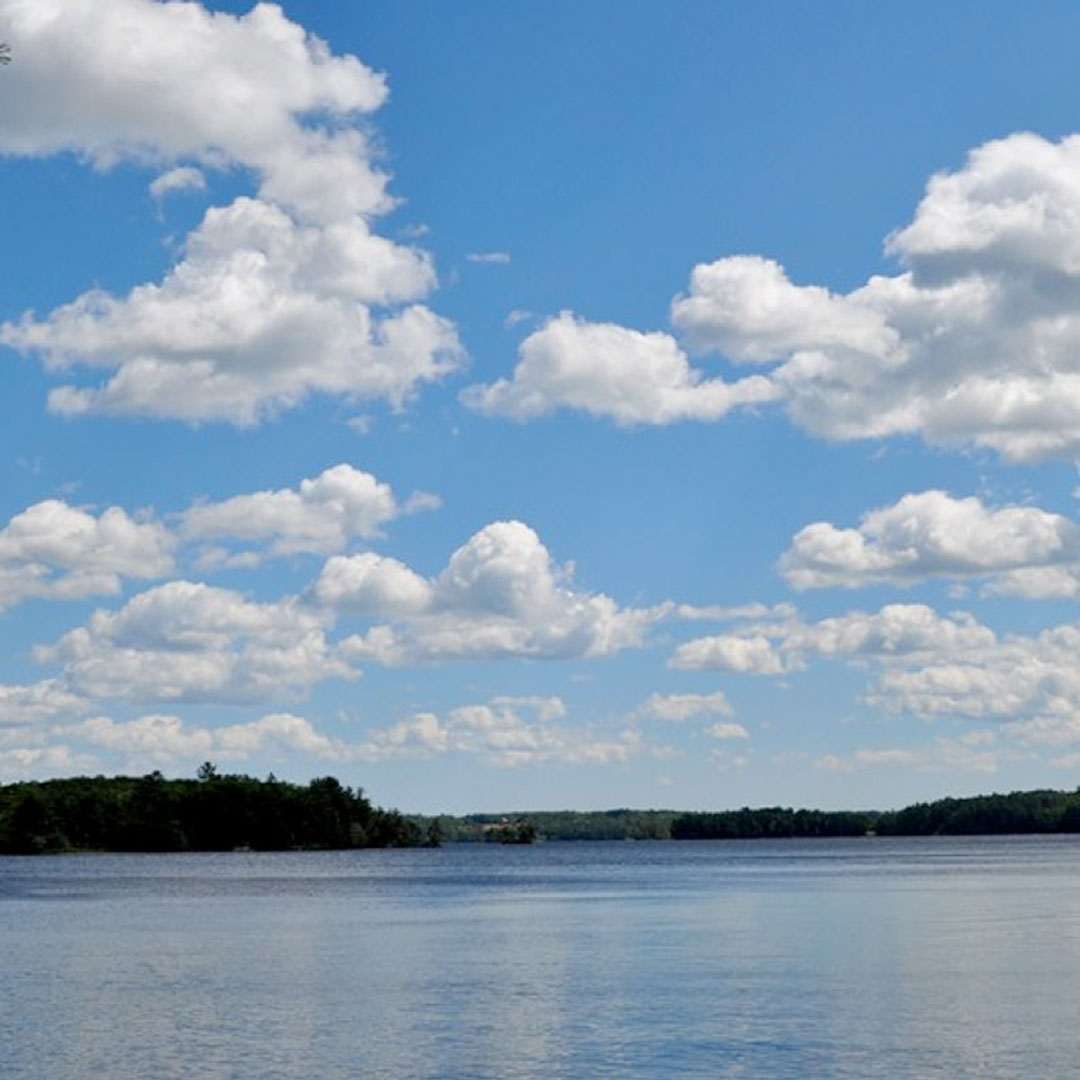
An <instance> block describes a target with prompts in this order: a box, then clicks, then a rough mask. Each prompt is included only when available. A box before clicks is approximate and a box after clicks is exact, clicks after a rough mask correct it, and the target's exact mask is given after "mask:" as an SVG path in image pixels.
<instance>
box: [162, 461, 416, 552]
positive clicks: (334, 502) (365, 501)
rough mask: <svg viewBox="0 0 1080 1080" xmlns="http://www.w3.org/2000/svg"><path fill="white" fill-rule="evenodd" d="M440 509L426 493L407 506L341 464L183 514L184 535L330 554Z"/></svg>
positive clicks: (386, 487) (373, 480) (359, 472)
mask: <svg viewBox="0 0 1080 1080" xmlns="http://www.w3.org/2000/svg"><path fill="white" fill-rule="evenodd" d="M437 505H438V499H436V498H435V496H432V495H425V494H423V493H418V494H416V495H413V496H412V497H411V498H410V499H409V500H408V501H407V502H406V503H405V504H404V505H402V504H401V503H399V502H398V500H397V499H396V498H395V496H394V492H393V490H392V489H391V487H390V485H389V484H385V483H383V482H381V481H380V480H378V479H376V478H375V477H374V476H372V475H371V473H368V472H364V471H363V470H361V469H357V468H354V467H353V466H352V465H348V464H340V465H334V466H332V467H330V468H328V469H324V470H323V471H322V472H321V473H320V474H319V475H318V476H315V477H311V478H309V479H304V480H301V481H300V484H299V486H298V487H297V488H296V489H295V490H294V489H292V488H283V489H280V490H278V491H257V492H254V493H252V494H249V495H235V496H233V497H232V498H230V499H225V500H223V501H221V502H202V503H196V504H195V505H194V506H192V507H191V508H190V509H189V510H187V511H185V512H184V513H183V514H182V515H181V532H182V533H183V535H184V536H185V537H186V538H187V539H189V540H222V539H227V540H240V541H248V542H258V541H262V542H266V543H268V544H269V546H270V552H271V553H272V554H274V555H293V554H297V553H300V552H312V553H322V554H328V553H330V552H333V551H341V550H342V549H343V548H345V547H346V546H347V545H348V544H349V542H350V541H352V540H354V539H357V538H360V539H372V538H374V537H378V536H380V535H381V526H383V525H385V524H387V523H388V522H390V521H393V520H394V518H396V517H398V516H399V515H401V514H403V513H410V512H413V511H416V510H422V509H429V508H432V507H434V506H437Z"/></svg>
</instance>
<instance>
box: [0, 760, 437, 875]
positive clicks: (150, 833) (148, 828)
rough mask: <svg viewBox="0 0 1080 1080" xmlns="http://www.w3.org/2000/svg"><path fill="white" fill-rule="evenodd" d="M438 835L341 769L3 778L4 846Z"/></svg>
mask: <svg viewBox="0 0 1080 1080" xmlns="http://www.w3.org/2000/svg"><path fill="white" fill-rule="evenodd" d="M427 840H428V837H427V836H426V835H425V834H424V833H423V832H422V831H421V829H420V827H419V826H418V825H417V824H416V823H415V822H414V821H409V820H407V819H405V818H404V817H402V815H401V814H399V813H397V812H396V811H387V810H380V809H377V808H375V807H373V806H372V805H371V803H370V802H369V801H368V800H367V799H366V798H365V797H364V795H363V793H362V792H361V791H353V790H351V789H350V788H347V787H343V786H342V785H341V784H340V783H339V782H338V781H337V780H335V779H334V778H333V777H332V776H327V777H323V778H321V779H318V780H312V781H311V783H310V784H308V785H307V786H306V787H301V786H299V785H297V784H288V783H283V782H282V781H279V780H275V779H274V778H273V777H272V776H271V777H270V778H268V779H266V780H255V779H252V778H251V777H249V776H236V775H230V776H219V775H218V774H217V772H216V770H215V769H214V767H213V766H212V765H210V764H209V763H207V764H206V765H204V766H203V767H202V769H200V770H199V779H197V780H166V779H164V778H163V777H162V775H161V774H160V773H151V774H150V775H148V776H143V777H140V778H134V777H122V776H118V777H113V778H107V777H104V776H98V777H94V778H89V777H78V778H75V779H71V780H47V781H42V782H40V783H22V784H9V785H6V786H0V852H4V853H6V854H28V855H29V854H37V853H39V852H45V851H232V850H234V849H237V848H240V849H247V848H250V849H252V850H255V851H287V850H295V849H304V848H357V847H406V846H415V845H418V844H421V843H424V842H426V841H427Z"/></svg>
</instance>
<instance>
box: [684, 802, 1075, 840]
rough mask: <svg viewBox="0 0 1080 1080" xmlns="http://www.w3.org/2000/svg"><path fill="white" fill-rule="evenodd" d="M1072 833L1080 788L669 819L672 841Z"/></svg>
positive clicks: (740, 812)
mask: <svg viewBox="0 0 1080 1080" xmlns="http://www.w3.org/2000/svg"><path fill="white" fill-rule="evenodd" d="M1074 832H1080V791H1046V790H1039V791H1014V792H1011V793H1009V794H1007V795H1005V794H1002V795H976V796H973V797H971V798H965V799H953V798H946V799H938V800H937V801H936V802H923V803H914V804H913V805H911V806H906V807H904V809H902V810H888V811H876V810H867V811H856V812H853V811H843V810H842V811H822V810H792V809H789V808H783V807H765V808H761V809H757V810H751V809H749V808H744V809H742V810H729V811H724V812H721V813H696V814H681V815H679V816H678V817H676V818H675V819H674V820H673V821H672V823H671V838H672V839H673V840H727V839H744V840H745V839H755V840H756V839H766V838H770V837H773V838H789V837H814V836H820V837H826V836H865V835H868V834H876V835H878V836H981V835H987V836H988V835H994V834H999V835H1002V834H1008V833H1074Z"/></svg>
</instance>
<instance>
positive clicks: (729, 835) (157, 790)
mask: <svg viewBox="0 0 1080 1080" xmlns="http://www.w3.org/2000/svg"><path fill="white" fill-rule="evenodd" d="M1063 832H1067V833H1074V832H1080V790H1078V791H1049V790H1038V791H1016V792H1012V793H1010V794H996V795H979V796H975V797H973V798H964V799H954V798H946V799H939V800H937V801H936V802H925V803H915V804H913V805H911V806H907V807H905V808H904V809H902V810H890V811H876V810H867V811H825V810H795V809H792V808H790V807H779V806H772V807H758V808H756V809H751V808H750V807H743V808H742V809H741V810H724V811H717V812H695V813H679V812H676V811H672V810H628V809H623V810H603V811H572V810H560V811H538V812H535V813H529V814H469V815H465V816H461V817H453V816H449V815H442V816H438V817H423V816H419V815H410V816H408V817H406V816H404V815H402V814H400V813H398V812H397V811H396V810H382V809H379V808H378V807H375V806H372V804H371V802H370V800H368V799H367V798H366V797H365V796H364V793H363V791H362V790H361V789H356V790H355V791H354V790H352V789H351V788H348V787H344V786H343V785H342V784H341V783H340V782H339V781H338V780H336V779H335V778H334V777H332V776H324V777H321V778H319V779H316V780H312V781H311V782H310V783H309V784H307V785H299V784H293V783H286V782H284V781H281V780H277V779H275V778H274V777H273V776H272V775H271V776H270V777H268V778H267V779H266V780H257V779H254V778H252V777H250V776H243V775H225V776H221V775H218V772H217V770H216V769H215V768H214V766H213V765H211V764H210V763H209V762H208V763H206V764H205V765H203V767H202V768H201V769H200V770H199V774H198V777H197V778H196V779H193V780H166V779H165V778H164V777H163V776H162V775H161V774H160V773H156V772H155V773H150V774H149V775H147V776H142V777H125V776H117V777H111V778H109V777H104V776H97V777H76V778H73V779H67V780H46V781H29V782H25V783H17V784H8V785H0V853H3V854H37V853H41V852H62V851H232V850H235V849H238V848H239V849H251V850H254V851H289V850H306V849H341V848H367V847H415V846H418V845H425V846H429V847H437V846H439V845H440V844H441V843H443V842H444V841H445V842H450V843H468V842H486V843H504V844H505V843H514V844H520V843H532V842H533V840H534V839H536V840H740V839H741V840H747V839H753V840H761V839H786V838H796V837H843V836H865V835H872V834H877V835H881V836H938V835H941V836H946V835H953V836H959V835H967V836H971V835H989V834H995V833H1063Z"/></svg>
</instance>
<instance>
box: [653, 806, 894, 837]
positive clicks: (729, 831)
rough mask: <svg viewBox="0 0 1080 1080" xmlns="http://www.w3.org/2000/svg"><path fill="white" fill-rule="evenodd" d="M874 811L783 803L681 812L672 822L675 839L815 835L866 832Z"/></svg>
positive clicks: (872, 824) (853, 834) (864, 833)
mask: <svg viewBox="0 0 1080 1080" xmlns="http://www.w3.org/2000/svg"><path fill="white" fill-rule="evenodd" d="M875 820H876V818H875V815H873V814H865V813H852V812H850V811H846V810H844V811H826V810H791V809H785V808H784V807H780V806H771V807H762V808H760V809H757V810H751V809H750V808H749V807H743V809H742V810H726V811H722V812H720V813H715V814H682V815H681V816H679V817H677V818H676V819H675V820H674V821H673V822H672V823H671V838H672V839H673V840H762V839H782V838H783V839H786V838H791V837H813V836H819V837H820V836H865V835H866V834H867V833H868V832H871V831H873V828H874V822H875Z"/></svg>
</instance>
